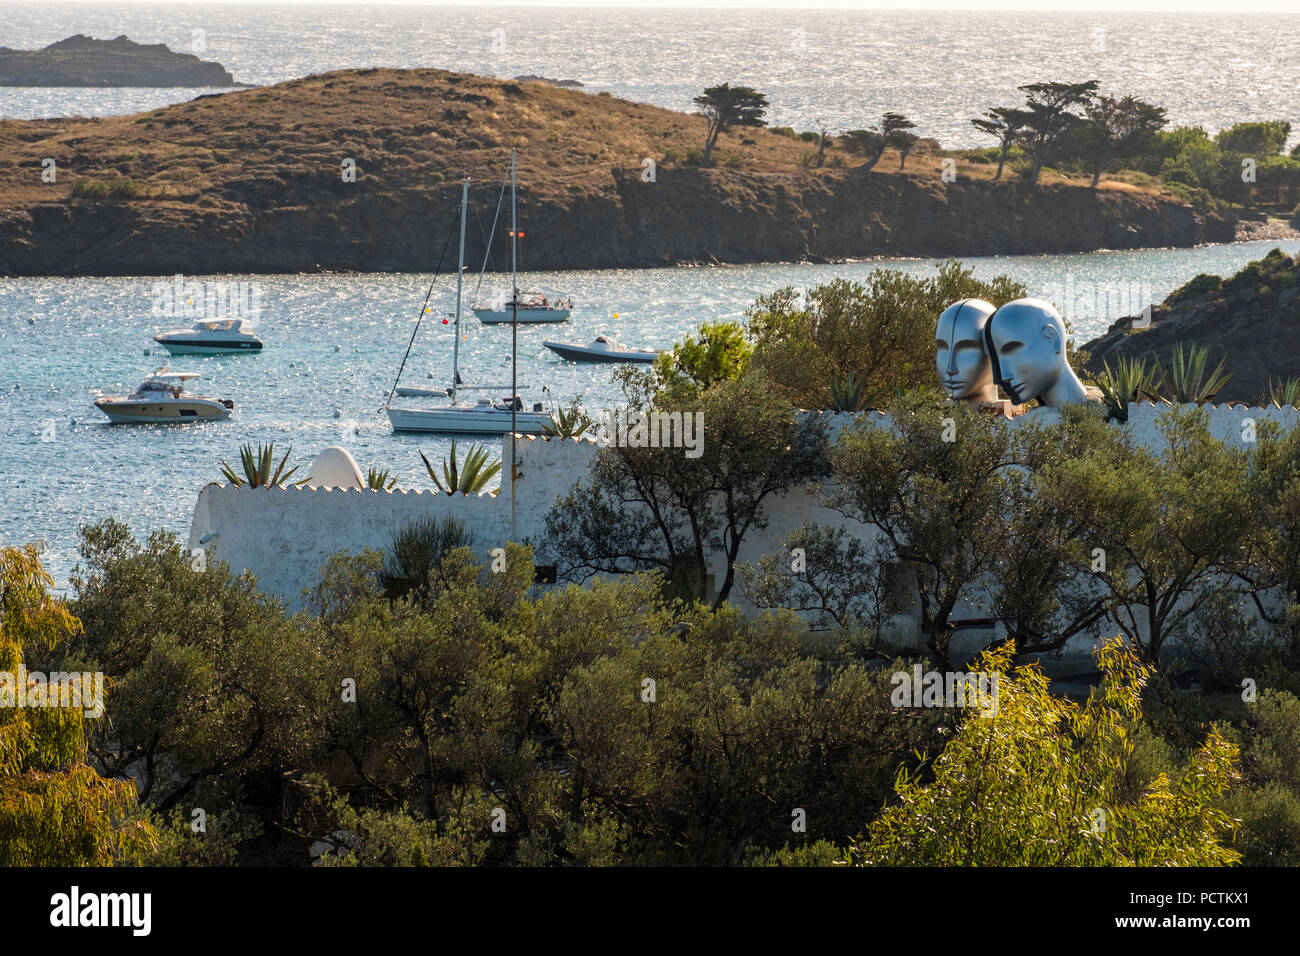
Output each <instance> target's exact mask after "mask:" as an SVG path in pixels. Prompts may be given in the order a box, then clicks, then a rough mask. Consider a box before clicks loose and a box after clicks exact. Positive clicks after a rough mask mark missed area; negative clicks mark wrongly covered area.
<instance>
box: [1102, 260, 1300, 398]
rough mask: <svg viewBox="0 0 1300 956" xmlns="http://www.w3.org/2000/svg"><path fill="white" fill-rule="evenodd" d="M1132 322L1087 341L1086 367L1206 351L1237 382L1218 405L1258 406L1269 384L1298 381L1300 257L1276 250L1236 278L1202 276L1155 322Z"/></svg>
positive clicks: (1161, 309)
mask: <svg viewBox="0 0 1300 956" xmlns="http://www.w3.org/2000/svg"><path fill="white" fill-rule="evenodd" d="M1135 322H1136V323H1137V324H1139V325H1140V324H1141V321H1140V317H1133V316H1130V317H1128V318H1123V319H1120V320H1119V321H1118V322H1116V323H1115V324H1114V325H1112V326H1111V327H1110V328H1109V329H1108V330H1107V331H1106V334H1105V335H1103V336H1101V337H1099V338H1096V339H1093V340H1092V341H1091V342H1088V343H1087V344H1086V345H1084V346H1083V348H1084V349H1085V350H1086V351H1087V352H1088V353H1089V360H1088V365H1087V368H1088V369H1089V371H1092V372H1098V371H1100V370H1101V369H1102V366H1103V364H1108V365H1109V366H1110V367H1111V368H1112V369H1113V368H1115V367H1116V365H1117V363H1118V359H1119V358H1120V357H1121V356H1130V357H1138V358H1140V357H1143V356H1147V357H1150V358H1152V359H1154V360H1155V361H1157V362H1159V363H1160V364H1161V365H1162V366H1168V365H1169V358H1170V353H1171V352H1172V350H1173V349H1174V347H1175V346H1176V345H1178V344H1179V343H1183V346H1184V348H1187V347H1188V346H1192V345H1203V346H1205V347H1206V348H1208V349H1209V365H1210V367H1211V368H1213V367H1214V366H1216V365H1218V363H1219V360H1220V359H1225V358H1226V363H1225V365H1224V371H1226V372H1230V373H1231V374H1232V378H1231V379H1229V380H1228V382H1227V384H1225V385H1224V387H1223V388H1222V389H1221V390H1220V391H1219V392H1218V393H1217V394H1216V395H1215V401H1218V402H1259V401H1261V400H1263V399H1265V398H1266V397H1267V393H1268V386H1269V383H1270V381H1272V382H1281V381H1285V380H1286V379H1291V378H1295V379H1300V257H1292V256H1287V255H1286V254H1284V253H1283V252H1282V251H1281V250H1279V249H1274V250H1273V251H1272V252H1270V253H1269V254H1268V255H1267V256H1265V257H1264V258H1263V259H1261V260H1259V261H1257V262H1252V263H1250V264H1249V265H1247V266H1246V268H1244V269H1242V270H1241V271H1240V272H1238V273H1237V274H1236V275H1234V276H1232V277H1230V278H1228V279H1223V278H1221V277H1219V276H1215V275H1199V276H1197V277H1196V278H1195V279H1192V281H1190V282H1188V283H1187V284H1186V285H1185V286H1183V287H1182V288H1181V289H1178V290H1177V291H1176V292H1174V293H1173V294H1171V295H1170V296H1169V298H1167V299H1165V301H1164V302H1162V303H1160V304H1159V305H1157V306H1155V307H1154V308H1153V309H1152V310H1151V324H1150V325H1149V326H1148V327H1146V328H1134V324H1135Z"/></svg>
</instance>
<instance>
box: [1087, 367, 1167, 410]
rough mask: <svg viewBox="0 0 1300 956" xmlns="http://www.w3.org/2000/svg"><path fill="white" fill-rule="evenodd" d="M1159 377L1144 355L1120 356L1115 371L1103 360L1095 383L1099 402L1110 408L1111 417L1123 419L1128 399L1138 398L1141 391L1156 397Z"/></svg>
mask: <svg viewBox="0 0 1300 956" xmlns="http://www.w3.org/2000/svg"><path fill="white" fill-rule="evenodd" d="M1159 377H1160V373H1159V371H1158V370H1157V367H1156V366H1155V365H1153V364H1152V363H1150V362H1148V361H1147V359H1146V358H1145V357H1144V358H1140V359H1139V358H1128V357H1126V356H1120V359H1119V361H1118V362H1117V363H1116V366H1115V369H1114V371H1112V370H1111V367H1110V364H1109V363H1106V362H1103V363H1102V371H1101V374H1100V375H1098V376H1097V387H1098V388H1099V389H1101V400H1102V402H1103V403H1105V405H1106V407H1107V408H1109V409H1110V417H1111V418H1114V419H1115V420H1116V421H1120V422H1126V421H1128V407H1129V404H1130V403H1131V402H1136V401H1140V400H1141V399H1142V397H1143V396H1144V395H1145V396H1146V397H1147V398H1150V399H1159V398H1160V397H1161V396H1160V386H1159V384H1158V379H1159Z"/></svg>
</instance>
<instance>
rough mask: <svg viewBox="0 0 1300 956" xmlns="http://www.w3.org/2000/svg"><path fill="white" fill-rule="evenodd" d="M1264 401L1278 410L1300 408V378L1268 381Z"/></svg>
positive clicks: (1271, 379)
mask: <svg viewBox="0 0 1300 956" xmlns="http://www.w3.org/2000/svg"><path fill="white" fill-rule="evenodd" d="M1264 400H1265V401H1266V402H1269V403H1271V404H1273V405H1274V406H1275V407H1277V408H1295V407H1298V406H1300V378H1288V379H1287V380H1286V381H1283V380H1282V379H1273V378H1270V379H1269V380H1268V390H1267V393H1266V394H1265V396H1264Z"/></svg>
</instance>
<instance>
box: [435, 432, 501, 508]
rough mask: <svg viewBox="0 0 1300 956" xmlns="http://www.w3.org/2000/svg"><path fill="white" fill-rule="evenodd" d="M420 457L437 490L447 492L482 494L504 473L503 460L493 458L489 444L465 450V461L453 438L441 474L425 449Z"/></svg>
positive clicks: (443, 461) (476, 445) (472, 446)
mask: <svg viewBox="0 0 1300 956" xmlns="http://www.w3.org/2000/svg"><path fill="white" fill-rule="evenodd" d="M420 460H421V461H423V462H424V469H425V471H427V472H428V473H429V477H430V478H432V479H433V483H434V484H435V485H436V486H437V487H438V490H439V491H441V492H442V493H443V494H447V495H454V494H457V493H459V494H462V495H473V494H479V493H481V492H482V491H483V489H484V488H486V487H487V484H488V482H489V481H491V480H492V479H493V478H495V477H496V476H497V475H498V474H499V473H500V472H501V459H500V458H497V459H495V460H493V459H492V452H491V450H490V449H489V448H488V446H487V445H479V444H474V445H470V446H469V450H468V451H466V452H465V460H464V461H461V460H460V458H459V457H458V456H457V454H456V441H455V439H453V440H452V443H451V452H450V454H448V455H447V457H446V458H444V459H443V460H442V474H441V476H439V474H438V472H437V471H436V470H435V469H434V467H433V465H432V463H430V461H429V459H428V458H426V457H425V455H424V452H420Z"/></svg>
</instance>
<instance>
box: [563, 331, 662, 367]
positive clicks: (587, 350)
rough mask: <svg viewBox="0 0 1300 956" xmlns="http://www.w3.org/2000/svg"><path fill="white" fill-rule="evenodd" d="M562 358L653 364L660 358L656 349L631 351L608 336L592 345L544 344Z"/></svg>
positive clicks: (581, 360) (570, 343)
mask: <svg viewBox="0 0 1300 956" xmlns="http://www.w3.org/2000/svg"><path fill="white" fill-rule="evenodd" d="M542 344H543V345H545V346H546V347H547V348H548V349H550V350H551V351H552V352H554V353H555V354H556V355H558V356H560V358H566V359H568V360H569V361H571V362H653V361H654V360H655V359H657V358H658V357H659V352H658V351H657V350H656V349H630V348H627V347H625V346H622V345H619V344H618V343H617V342H615V341H614V340H613V339H611V338H610V337H609V336H607V335H598V336H596V341H594V342H592V343H591V344H590V345H575V344H573V343H572V342H543V343H542Z"/></svg>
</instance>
